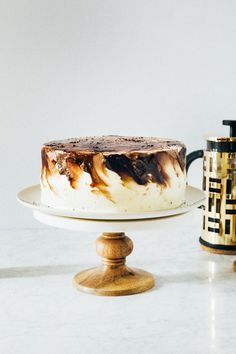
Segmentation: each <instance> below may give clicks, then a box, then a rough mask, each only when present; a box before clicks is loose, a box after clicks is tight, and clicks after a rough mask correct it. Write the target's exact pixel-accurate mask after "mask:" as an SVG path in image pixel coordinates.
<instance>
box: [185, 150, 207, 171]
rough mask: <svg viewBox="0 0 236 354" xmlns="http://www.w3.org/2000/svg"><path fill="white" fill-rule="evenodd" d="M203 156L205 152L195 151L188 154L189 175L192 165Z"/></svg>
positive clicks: (187, 166)
mask: <svg viewBox="0 0 236 354" xmlns="http://www.w3.org/2000/svg"><path fill="white" fill-rule="evenodd" d="M203 154H204V151H203V150H195V151H193V152H190V154H188V155H187V156H186V171H187V173H188V169H189V167H190V165H191V163H192V162H193V161H194V160H196V159H200V158H202V157H203Z"/></svg>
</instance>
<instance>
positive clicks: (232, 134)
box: [223, 120, 236, 137]
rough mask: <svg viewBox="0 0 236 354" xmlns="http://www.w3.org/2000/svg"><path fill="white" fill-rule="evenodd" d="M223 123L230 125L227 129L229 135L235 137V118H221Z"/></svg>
mask: <svg viewBox="0 0 236 354" xmlns="http://www.w3.org/2000/svg"><path fill="white" fill-rule="evenodd" d="M223 125H229V126H230V131H229V136H230V137H236V120H223Z"/></svg>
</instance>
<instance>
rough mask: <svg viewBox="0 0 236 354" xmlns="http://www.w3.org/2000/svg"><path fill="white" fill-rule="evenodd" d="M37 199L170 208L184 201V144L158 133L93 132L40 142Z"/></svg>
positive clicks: (84, 206) (87, 207)
mask: <svg viewBox="0 0 236 354" xmlns="http://www.w3.org/2000/svg"><path fill="white" fill-rule="evenodd" d="M41 152H42V170H41V199H42V203H43V204H45V205H48V206H50V207H56V208H63V209H64V208H70V209H73V210H78V211H80V210H83V211H89V212H91V211H93V212H94V211H101V212H107V213H109V212H147V211H158V210H163V209H172V208H176V207H178V206H180V205H181V204H182V203H183V202H184V200H185V188H186V169H185V156H186V148H185V146H184V144H183V143H181V142H179V141H176V140H170V139H161V138H156V137H126V136H114V135H109V136H100V137H97V136H94V137H81V138H76V139H66V140H57V141H51V142H48V143H46V144H44V145H43V147H42V151H41Z"/></svg>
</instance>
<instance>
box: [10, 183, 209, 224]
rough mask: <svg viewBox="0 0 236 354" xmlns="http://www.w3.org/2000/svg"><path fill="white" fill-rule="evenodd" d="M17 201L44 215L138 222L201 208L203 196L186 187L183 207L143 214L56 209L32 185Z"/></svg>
mask: <svg viewBox="0 0 236 354" xmlns="http://www.w3.org/2000/svg"><path fill="white" fill-rule="evenodd" d="M17 199H18V200H19V202H20V203H21V204H23V205H24V206H26V207H28V208H31V209H34V210H36V211H40V212H43V213H46V214H51V215H56V216H63V217H70V218H78V219H90V220H140V219H152V218H162V217H167V216H172V215H178V214H183V213H187V212H189V211H191V210H193V209H195V208H197V207H199V206H201V205H202V204H203V202H204V199H205V194H204V192H203V191H202V190H200V189H198V188H195V187H192V186H187V187H186V201H185V203H184V204H183V205H181V206H180V207H178V208H175V209H169V210H161V211H152V212H145V213H128V212H127V213H124V212H116V213H104V212H102V211H96V212H88V211H84V210H74V209H57V208H53V207H50V206H48V205H44V204H42V203H41V191H40V185H39V184H37V185H33V186H31V187H27V188H25V189H23V190H21V191H20V192H19V193H18V194H17Z"/></svg>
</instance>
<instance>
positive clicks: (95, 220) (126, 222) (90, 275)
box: [17, 185, 205, 296]
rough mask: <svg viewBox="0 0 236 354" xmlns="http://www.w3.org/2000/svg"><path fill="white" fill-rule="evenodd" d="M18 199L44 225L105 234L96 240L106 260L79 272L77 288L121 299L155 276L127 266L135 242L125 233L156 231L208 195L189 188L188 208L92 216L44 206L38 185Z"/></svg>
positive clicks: (149, 283)
mask: <svg viewBox="0 0 236 354" xmlns="http://www.w3.org/2000/svg"><path fill="white" fill-rule="evenodd" d="M17 198H18V200H19V201H20V202H21V203H22V204H24V205H25V206H27V207H30V208H32V209H34V217H35V218H36V219H37V220H38V221H40V222H42V223H44V224H47V225H51V226H54V227H58V228H63V229H69V230H75V231H90V232H91V231H96V232H101V235H100V236H99V238H98V239H97V241H96V250H97V253H98V255H99V256H101V257H102V265H101V266H100V267H97V268H92V269H87V270H84V271H82V272H80V273H78V274H77V275H75V277H74V280H73V283H74V285H75V286H76V288H77V289H79V290H82V291H85V292H88V293H92V294H96V295H107V296H118V295H131V294H136V293H140V292H143V291H146V290H148V289H150V288H152V287H153V285H154V278H153V276H152V274H150V273H149V272H146V271H144V270H141V269H136V268H129V267H127V265H126V264H125V263H126V257H127V256H128V255H129V254H130V253H131V252H132V250H133V243H132V241H131V239H130V238H129V237H128V236H126V234H125V232H128V231H134V230H139V231H141V230H147V229H149V230H150V229H156V228H157V226H158V224H159V222H160V219H161V218H166V217H169V218H170V219H171V221H174V220H172V219H175V217H177V215H180V214H184V213H187V212H189V211H191V210H193V209H194V208H197V207H199V206H201V205H202V204H203V202H204V199H205V195H204V193H203V192H202V191H201V190H199V189H197V188H194V187H190V186H187V188H186V201H185V203H184V205H182V206H180V207H179V208H176V209H171V210H163V211H157V212H150V213H148V212H147V213H141V214H137V213H115V214H114V213H112V214H111V213H110V214H107V213H102V212H97V213H95V212H92V213H89V212H84V211H81V210H79V211H78V210H76V211H75V210H71V209H67V210H66V212H65V210H61V209H55V208H49V207H47V206H45V205H42V203H41V200H40V199H41V198H40V188H39V186H38V185H36V186H32V187H28V188H25V189H24V190H22V191H21V192H19V193H18V196H17ZM52 209H53V210H52ZM53 212H54V213H53ZM124 214H125V215H124ZM158 220H159V221H158Z"/></svg>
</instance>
